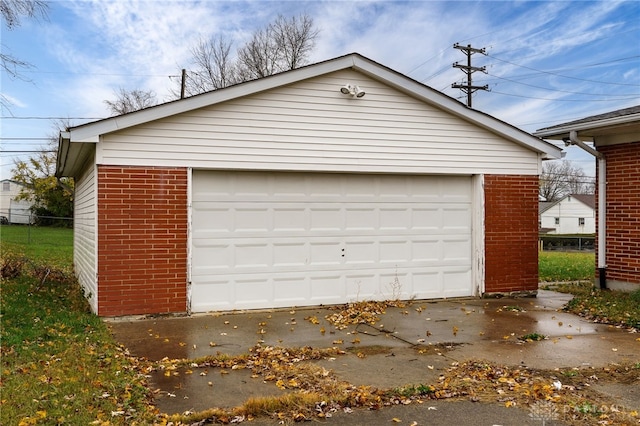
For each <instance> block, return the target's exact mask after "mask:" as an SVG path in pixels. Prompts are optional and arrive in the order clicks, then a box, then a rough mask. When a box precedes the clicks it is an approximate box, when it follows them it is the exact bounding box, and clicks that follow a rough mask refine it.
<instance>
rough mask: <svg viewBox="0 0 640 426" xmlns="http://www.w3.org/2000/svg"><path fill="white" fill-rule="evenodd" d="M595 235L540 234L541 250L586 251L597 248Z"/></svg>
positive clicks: (539, 245)
mask: <svg viewBox="0 0 640 426" xmlns="http://www.w3.org/2000/svg"><path fill="white" fill-rule="evenodd" d="M595 240H596V237H595V235H550V234H545V235H540V237H539V239H538V248H539V249H540V251H584V252H593V251H594V250H595Z"/></svg>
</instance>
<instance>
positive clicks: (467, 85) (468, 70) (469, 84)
mask: <svg viewBox="0 0 640 426" xmlns="http://www.w3.org/2000/svg"><path fill="white" fill-rule="evenodd" d="M453 48H454V49H459V50H461V51H462V52H464V54H465V55H467V65H460V64H459V63H458V62H455V63H454V64H453V67H454V68H459V69H460V70H462V72H464V73H465V74H466V75H467V81H463V82H462V84H457V83H453V84H452V85H451V87H453V88H454V89H460V90H462V91H463V92H465V93H466V94H467V106H468V107H469V108H471V95H472V94H473V93H474V92H475V91H476V90H489V85H488V84H485V85H484V86H474V85H473V81H472V79H471V75H472V74H473V73H474V72H476V71H482V72H483V73H485V74H486V73H487V67H473V66H471V55H473V54H474V53H482V54H483V55H484V54H485V52H486V50H485V48H484V47H483V48H482V49H476V48H474V47H471V45H470V44H468V45H466V46H460V45H459V44H458V43H456V44H454V45H453Z"/></svg>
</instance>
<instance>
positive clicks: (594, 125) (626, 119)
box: [533, 113, 640, 140]
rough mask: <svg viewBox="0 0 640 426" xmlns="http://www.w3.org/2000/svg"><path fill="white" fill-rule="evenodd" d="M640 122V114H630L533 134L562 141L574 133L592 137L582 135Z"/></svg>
mask: <svg viewBox="0 0 640 426" xmlns="http://www.w3.org/2000/svg"><path fill="white" fill-rule="evenodd" d="M638 121H640V113H638V114H628V115H622V116H619V117H611V118H604V119H601V120H594V121H588V122H582V123H573V124H572V123H566V124H560V125H558V126H554V127H548V128H546V129H540V130H537V131H535V132H534V133H533V135H534V136H538V137H541V138H547V139H553V140H561V139H563V138H567V137H569V133H570V132H572V131H576V132H578V136H584V137H590V136H589V135H581V133H585V132H589V131H592V130H596V129H601V128H606V127H615V126H623V125H626V124H629V123H633V122H638Z"/></svg>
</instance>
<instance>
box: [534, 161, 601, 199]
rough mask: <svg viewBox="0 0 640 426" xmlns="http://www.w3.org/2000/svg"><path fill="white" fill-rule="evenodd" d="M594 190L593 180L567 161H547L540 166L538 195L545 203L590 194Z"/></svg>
mask: <svg viewBox="0 0 640 426" xmlns="http://www.w3.org/2000/svg"><path fill="white" fill-rule="evenodd" d="M594 189H595V187H594V181H593V178H590V177H588V176H587V175H586V174H585V172H584V170H582V168H581V167H577V166H574V165H572V164H571V162H570V161H568V160H562V161H547V162H545V163H544V164H543V165H542V174H541V175H540V192H539V195H540V197H542V198H544V199H545V200H546V201H556V200H559V199H560V198H562V197H564V196H565V195H568V194H592V193H593V192H594Z"/></svg>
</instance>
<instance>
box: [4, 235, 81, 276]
mask: <svg viewBox="0 0 640 426" xmlns="http://www.w3.org/2000/svg"><path fill="white" fill-rule="evenodd" d="M0 241H1V242H2V252H3V253H14V254H19V255H21V256H25V257H27V258H29V259H31V260H32V261H36V262H41V263H49V264H53V265H57V266H58V267H61V268H65V267H66V268H68V267H70V266H71V265H72V264H73V229H70V228H56V227H47V226H28V225H1V226H0Z"/></svg>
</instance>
